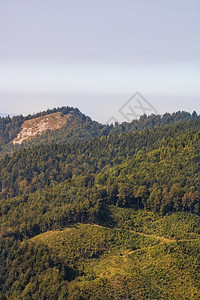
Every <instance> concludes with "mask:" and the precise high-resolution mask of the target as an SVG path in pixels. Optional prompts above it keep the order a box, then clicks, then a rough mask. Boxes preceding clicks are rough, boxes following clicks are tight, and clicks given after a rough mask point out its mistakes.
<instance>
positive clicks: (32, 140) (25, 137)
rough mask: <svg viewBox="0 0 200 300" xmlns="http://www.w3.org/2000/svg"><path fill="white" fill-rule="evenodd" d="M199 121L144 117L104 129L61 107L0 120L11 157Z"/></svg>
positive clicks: (181, 115) (1, 144)
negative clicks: (24, 149)
mask: <svg viewBox="0 0 200 300" xmlns="http://www.w3.org/2000/svg"><path fill="white" fill-rule="evenodd" d="M196 118H199V116H198V115H197V114H196V112H193V114H190V113H187V112H177V113H173V114H169V113H166V114H164V115H163V116H160V115H151V116H146V115H143V116H141V117H140V119H139V120H133V121H132V122H131V123H126V122H124V123H122V124H118V123H116V124H115V126H113V125H103V124H99V123H98V122H96V121H92V120H91V118H89V117H87V116H85V115H84V114H82V113H81V112H80V111H79V110H78V109H77V108H72V107H61V108H54V109H52V110H47V111H44V112H40V113H37V114H35V115H28V116H26V117H23V116H22V115H20V116H14V117H12V118H10V117H9V116H8V117H5V118H1V117H0V155H1V156H2V155H5V154H6V153H11V152H13V151H15V150H17V149H20V148H22V147H30V146H31V147H32V146H36V145H39V144H49V143H59V144H61V143H62V144H65V143H72V142H76V141H88V140H91V139H93V138H95V137H97V138H98V137H101V136H108V135H109V134H121V133H123V132H131V131H136V130H137V131H140V130H143V129H144V128H154V127H156V126H158V127H160V126H164V125H167V124H174V123H177V122H185V121H189V120H193V119H196Z"/></svg>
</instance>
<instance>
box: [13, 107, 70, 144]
mask: <svg viewBox="0 0 200 300" xmlns="http://www.w3.org/2000/svg"><path fill="white" fill-rule="evenodd" d="M70 117H71V114H68V115H62V114H61V113H60V112H57V113H53V114H50V115H45V116H42V117H38V118H36V119H32V120H27V121H25V122H24V123H23V124H22V127H21V128H22V130H21V131H20V132H19V133H18V135H17V137H16V138H15V139H14V140H13V141H12V142H13V144H21V143H22V142H24V141H28V140H30V139H32V138H34V137H35V136H36V135H37V134H39V135H41V134H42V133H44V132H45V131H47V130H55V129H59V128H61V127H63V126H64V125H65V124H66V122H67V120H69V119H70Z"/></svg>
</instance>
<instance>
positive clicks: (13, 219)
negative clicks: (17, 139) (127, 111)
mask: <svg viewBox="0 0 200 300" xmlns="http://www.w3.org/2000/svg"><path fill="white" fill-rule="evenodd" d="M54 113H56V112H54ZM77 114H78V115H79V113H78V112H77ZM184 116H185V117H184ZM82 118H83V119H82V120H83V122H84V117H83V116H82ZM187 118H189V120H188V121H186V120H187ZM156 120H157V121H156ZM167 120H168V121H167ZM87 122H89V124H93V122H92V121H90V120H88V121H86V122H85V124H86V123H87ZM167 123H169V124H168V125H167ZM136 124H137V126H136ZM162 125H164V126H162ZM95 126H97V127H98V126H102V127H101V128H102V132H101V134H99V135H100V136H99V137H96V136H95V134H94V136H93V138H91V136H92V135H90V137H89V138H88V137H87V138H88V139H89V140H85V141H83V140H82V141H81V139H80V141H79V138H78V136H79V135H80V133H81V131H80V132H79V133H77V131H75V134H77V136H76V137H77V138H76V139H73V138H72V139H71V143H67V144H66V143H64V139H63V141H62V142H63V143H46V144H45V143H43V144H40V145H35V146H34V144H30V145H28V144H27V145H26V147H24V148H22V149H18V151H15V152H13V153H12V154H9V155H5V157H4V158H1V159H0V192H1V197H0V268H1V270H0V299H3V300H10V299H19V300H23V299H30V300H32V299H59V300H62V299H63V300H64V299H69V300H73V299H77V300H81V299H86V300H87V299H93V300H96V299H99V300H102V299H106V300H107V299H109V300H110V299H112V300H118V299H166V300H167V299H199V298H200V275H199V274H200V273H199V269H200V254H199V253H200V192H199V191H200V181H199V172H200V152H199V149H200V119H199V117H198V116H197V115H195V114H193V115H192V116H191V115H188V114H187V113H176V114H174V115H169V114H166V115H165V116H163V117H160V116H150V117H146V116H143V117H141V119H140V120H139V121H133V122H132V123H130V124H126V123H124V124H122V125H117V124H116V126H114V127H113V126H104V125H99V124H98V123H96V125H95ZM97 127H96V128H97ZM136 127H137V128H136ZM143 127H144V128H143ZM151 127H153V128H151ZM76 128H77V127H76ZM89 128H90V129H91V127H90V126H89ZM93 128H94V127H93ZM105 128H106V130H107V129H108V132H109V134H103V132H104V130H105ZM142 128H143V129H142ZM133 129H134V130H133ZM59 130H61V129H59ZM86 132H88V131H86ZM52 133H53V132H52ZM116 133H118V134H116ZM48 134H51V133H48ZM90 134H91V131H90ZM101 135H102V136H101ZM72 136H73V135H72ZM41 137H42V136H41ZM47 140H48V139H47ZM60 140H61V139H59V140H58V141H60ZM40 141H42V140H40ZM21 147H23V145H21Z"/></svg>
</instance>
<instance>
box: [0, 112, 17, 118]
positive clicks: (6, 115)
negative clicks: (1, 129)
mask: <svg viewBox="0 0 200 300" xmlns="http://www.w3.org/2000/svg"><path fill="white" fill-rule="evenodd" d="M8 116H10V117H14V116H16V114H7V113H0V117H1V118H5V117H8Z"/></svg>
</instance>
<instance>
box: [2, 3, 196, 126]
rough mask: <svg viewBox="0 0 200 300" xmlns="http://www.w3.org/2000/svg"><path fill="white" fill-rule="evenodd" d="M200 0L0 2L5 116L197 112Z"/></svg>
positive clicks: (111, 117) (125, 117)
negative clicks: (67, 110) (58, 111)
mask: <svg viewBox="0 0 200 300" xmlns="http://www.w3.org/2000/svg"><path fill="white" fill-rule="evenodd" d="M199 37H200V1H199V0H168V1H166V0H123V1H122V0H73V1H71V0H34V1H31V0H6V1H4V0H0V113H10V114H11V113H13V114H24V115H26V114H29V113H36V112H39V111H43V110H46V109H48V108H53V107H60V106H72V107H78V108H79V109H80V111H82V112H83V113H85V114H86V115H89V116H90V117H91V118H92V119H95V120H97V121H99V122H102V123H106V122H110V120H112V121H113V120H114V121H119V122H121V121H123V120H130V119H131V118H133V117H139V115H141V114H142V113H143V112H145V113H147V114H151V113H160V114H163V113H165V112H174V111H178V110H185V111H189V112H192V111H194V110H195V111H196V112H197V113H200V38H199Z"/></svg>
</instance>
